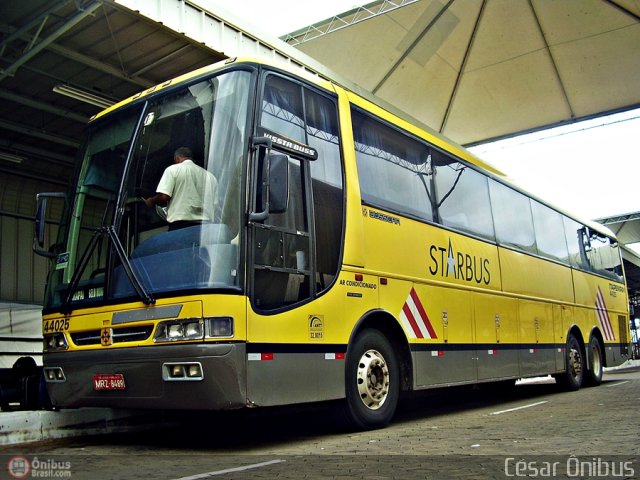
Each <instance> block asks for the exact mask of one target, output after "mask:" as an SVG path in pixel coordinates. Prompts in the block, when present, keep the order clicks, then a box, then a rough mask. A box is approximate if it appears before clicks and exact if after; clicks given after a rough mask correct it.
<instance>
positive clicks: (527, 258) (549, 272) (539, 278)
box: [499, 248, 573, 303]
mask: <svg viewBox="0 0 640 480" xmlns="http://www.w3.org/2000/svg"><path fill="white" fill-rule="evenodd" d="M499 253H500V265H501V267H502V287H503V289H504V290H505V291H506V292H511V293H515V294H521V295H527V296H532V297H538V298H547V299H550V300H557V301H561V302H571V303H573V285H572V282H571V270H570V269H569V268H567V267H563V266H562V265H558V264H556V263H553V262H549V261H546V260H543V259H541V258H537V257H533V256H531V255H526V254H524V253H520V252H515V251H513V250H508V249H506V248H500V249H499Z"/></svg>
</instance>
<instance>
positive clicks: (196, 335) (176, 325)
mask: <svg viewBox="0 0 640 480" xmlns="http://www.w3.org/2000/svg"><path fill="white" fill-rule="evenodd" d="M203 338H204V323H203V321H202V319H199V318H187V319H184V320H170V321H168V322H161V323H159V324H158V326H157V327H156V334H155V335H154V337H153V341H154V342H178V341H181V340H202V339H203Z"/></svg>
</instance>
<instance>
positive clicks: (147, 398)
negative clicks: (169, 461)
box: [44, 343, 247, 410]
mask: <svg viewBox="0 0 640 480" xmlns="http://www.w3.org/2000/svg"><path fill="white" fill-rule="evenodd" d="M246 358H247V357H246V346H245V344H243V343H238V344H190V345H186V344H182V345H161V346H152V347H132V348H118V349H108V350H106V349H105V350H92V351H76V352H60V353H50V354H47V355H45V357H44V366H45V368H55V367H59V368H62V370H63V372H64V377H65V380H64V381H56V382H47V390H48V392H49V396H50V398H51V401H52V403H53V405H54V406H57V407H87V406H92V407H115V408H154V409H191V410H194V409H205V410H220V409H233V408H240V407H243V406H245V405H246V386H245V385H246ZM182 362H184V363H199V364H200V365H202V372H203V375H202V379H201V380H189V381H183V380H178V381H176V380H172V381H168V380H166V379H165V378H163V369H164V367H163V365H164V364H165V363H169V364H175V363H182ZM110 374H121V375H123V376H124V381H125V385H126V386H125V388H124V390H95V389H94V375H110Z"/></svg>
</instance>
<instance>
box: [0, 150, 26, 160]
mask: <svg viewBox="0 0 640 480" xmlns="http://www.w3.org/2000/svg"><path fill="white" fill-rule="evenodd" d="M0 160H6V161H8V162H13V163H22V162H23V161H24V158H23V157H20V156H18V155H14V154H13V153H6V152H0Z"/></svg>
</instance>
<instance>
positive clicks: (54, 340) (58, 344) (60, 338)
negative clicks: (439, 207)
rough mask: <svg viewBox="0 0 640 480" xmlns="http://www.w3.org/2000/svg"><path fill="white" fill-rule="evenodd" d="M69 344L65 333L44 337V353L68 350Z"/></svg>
mask: <svg viewBox="0 0 640 480" xmlns="http://www.w3.org/2000/svg"><path fill="white" fill-rule="evenodd" d="M68 349H69V344H68V343H67V338H66V337H65V336H64V333H61V332H59V333H51V334H48V335H45V336H44V351H45V352H54V351H56V350H68Z"/></svg>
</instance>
